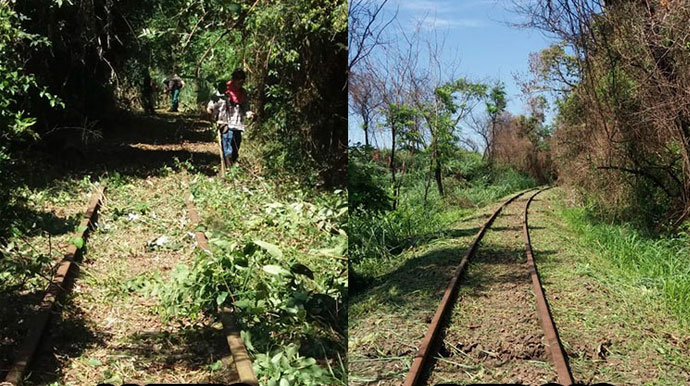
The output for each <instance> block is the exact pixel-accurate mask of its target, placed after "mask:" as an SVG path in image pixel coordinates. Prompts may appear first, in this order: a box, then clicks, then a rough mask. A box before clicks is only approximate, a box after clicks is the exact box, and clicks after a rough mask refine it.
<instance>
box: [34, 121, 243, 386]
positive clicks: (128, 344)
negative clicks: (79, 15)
mask: <svg viewBox="0 0 690 386" xmlns="http://www.w3.org/2000/svg"><path fill="white" fill-rule="evenodd" d="M130 124H131V125H127V126H125V125H123V126H122V127H121V128H120V129H118V130H111V131H108V132H107V133H108V134H107V136H106V137H105V138H104V139H103V141H102V142H100V143H98V144H97V145H94V146H93V147H91V148H89V149H88V151H87V152H86V153H85V157H87V158H89V159H91V160H92V161H93V162H84V163H82V164H73V165H67V166H65V165H61V166H62V167H63V168H64V169H63V170H62V171H63V173H66V174H67V175H72V176H73V175H74V174H77V175H79V174H94V173H103V172H106V173H108V174H109V175H110V177H109V178H108V182H109V184H108V192H107V194H106V196H107V199H106V203H105V205H104V206H103V208H102V209H101V211H100V215H99V219H98V228H97V229H96V230H95V231H94V232H93V233H92V235H91V237H90V238H89V240H88V242H87V249H86V253H85V255H84V261H83V263H82V264H81V267H80V273H79V276H78V278H77V279H76V281H75V284H74V287H73V289H72V292H71V294H70V295H69V296H68V297H67V299H66V300H65V302H64V308H63V310H62V311H61V313H60V314H56V315H55V316H54V318H53V320H52V321H51V324H50V326H49V333H48V334H47V336H46V337H44V342H43V344H42V345H41V348H40V349H39V352H38V353H37V355H36V356H35V358H34V366H32V368H31V369H30V371H31V375H30V377H29V379H28V382H27V384H29V385H31V384H34V385H45V384H58V385H61V384H69V385H84V386H86V385H89V386H92V385H94V384H97V383H100V382H109V383H116V384H117V383H122V382H127V383H129V382H133V383H138V384H146V383H199V382H225V383H227V382H229V381H230V380H232V379H234V378H235V375H234V374H232V373H230V370H227V369H225V366H219V363H218V361H219V360H220V359H221V357H223V356H224V355H227V350H228V349H227V346H226V343H225V340H224V335H223V334H222V330H221V326H220V324H218V323H215V324H214V323H211V321H210V320H208V319H207V318H204V317H199V318H198V319H196V320H169V321H165V320H163V319H162V317H161V314H160V313H159V312H158V311H159V310H157V309H156V305H157V302H156V299H155V297H152V296H151V291H152V290H153V287H152V283H155V282H156V280H157V279H159V278H161V277H165V276H167V275H168V273H169V272H170V271H171V270H172V268H173V267H174V266H176V265H177V264H180V263H183V262H187V263H188V262H189V261H190V260H191V258H192V256H193V250H194V240H193V238H192V237H191V235H190V230H191V227H190V225H189V219H188V216H187V211H186V205H185V203H184V197H185V194H186V192H187V186H186V185H185V182H184V181H185V180H186V177H185V176H186V175H187V174H188V173H189V172H188V171H187V170H186V168H187V167H193V168H194V172H197V171H201V172H205V173H207V174H213V166H214V164H215V163H217V160H218V155H217V149H216V144H215V142H214V139H215V138H214V136H213V133H212V132H211V133H209V132H208V130H207V125H205V124H204V123H203V122H200V121H195V120H193V119H189V118H185V117H173V116H159V117H155V118H146V119H133V120H132V121H131V122H130ZM70 166H72V168H71V169H70ZM55 178H59V177H58V170H55ZM72 178H74V177H72ZM84 205H85V204H84Z"/></svg>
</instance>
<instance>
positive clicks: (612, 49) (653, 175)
mask: <svg viewBox="0 0 690 386" xmlns="http://www.w3.org/2000/svg"><path fill="white" fill-rule="evenodd" d="M526 4H527V3H526ZM523 11H525V13H526V14H527V16H528V17H529V22H528V24H529V25H530V26H532V27H537V28H540V29H542V30H544V31H547V32H548V33H551V34H553V35H555V36H556V37H557V38H558V39H560V43H559V44H556V45H554V46H552V47H550V48H548V49H546V50H543V51H542V52H540V53H539V54H538V55H535V56H534V57H533V58H532V63H531V67H532V70H533V73H534V75H535V77H534V83H533V84H532V86H534V87H535V89H540V90H549V91H551V92H552V93H553V94H554V95H555V97H556V99H557V103H558V107H559V112H558V114H559V115H558V127H557V130H556V131H555V141H554V143H553V151H554V153H555V157H556V159H557V161H558V164H559V169H560V170H559V175H560V176H561V180H562V181H563V182H565V183H567V184H568V185H570V186H573V187H575V188H576V189H577V190H579V191H580V192H581V193H582V196H583V197H584V198H585V200H586V201H590V202H592V203H593V205H592V206H591V207H592V208H593V209H594V210H596V211H597V212H599V214H603V215H606V216H607V217H609V218H615V219H622V220H625V221H634V222H636V223H638V224H639V225H642V226H645V227H647V228H650V229H651V228H656V229H659V228H668V229H676V228H677V227H678V226H679V225H680V224H681V223H682V222H683V221H684V220H685V219H686V218H687V216H688V215H689V214H690V210H689V208H690V201H689V200H688V197H690V195H689V193H690V172H689V171H690V156H689V154H690V147H688V143H690V142H689V140H688V139H689V138H688V135H689V134H690V110H689V109H688V104H687V98H686V95H687V92H688V90H689V89H690V83H689V81H690V78H689V77H688V75H687V74H688V71H687V69H688V67H689V66H690V55H688V52H689V51H688V47H689V44H690V40H688V35H687V33H686V31H687V25H688V22H689V21H690V8H689V7H688V5H687V4H686V3H685V2H682V1H663V0H659V1H647V2H639V1H597V0H595V1H591V0H559V1H554V2H548V4H545V3H540V2H533V3H529V5H525V6H524V9H523Z"/></svg>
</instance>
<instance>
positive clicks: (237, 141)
mask: <svg viewBox="0 0 690 386" xmlns="http://www.w3.org/2000/svg"><path fill="white" fill-rule="evenodd" d="M246 77H247V76H246V74H245V72H244V71H243V70H241V69H237V70H235V71H233V73H232V79H231V80H230V81H229V82H228V83H227V85H226V91H225V95H224V96H218V95H216V96H215V98H218V99H217V101H215V102H214V100H213V98H212V100H211V101H209V103H208V106H207V107H206V111H207V112H208V113H209V114H211V115H212V118H213V120H214V122H215V123H216V124H217V125H218V130H219V131H220V133H221V139H220V145H221V151H222V154H223V162H224V164H225V166H226V167H230V166H232V165H233V164H234V163H235V162H237V159H238V157H239V152H240V145H241V143H242V132H243V131H244V130H245V128H246V124H245V122H246V120H247V119H252V118H253V117H254V113H253V112H252V111H251V110H249V102H248V100H247V92H246V90H245V89H244V87H243V86H244V81H245V79H246Z"/></svg>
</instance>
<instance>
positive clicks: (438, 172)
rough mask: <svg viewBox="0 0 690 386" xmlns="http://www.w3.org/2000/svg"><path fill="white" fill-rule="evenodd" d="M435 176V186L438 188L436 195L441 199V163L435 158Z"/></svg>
mask: <svg viewBox="0 0 690 386" xmlns="http://www.w3.org/2000/svg"><path fill="white" fill-rule="evenodd" d="M434 174H435V175H436V185H437V186H438V194H439V195H440V196H441V197H443V179H442V178H441V161H439V160H438V157H437V158H436V170H434Z"/></svg>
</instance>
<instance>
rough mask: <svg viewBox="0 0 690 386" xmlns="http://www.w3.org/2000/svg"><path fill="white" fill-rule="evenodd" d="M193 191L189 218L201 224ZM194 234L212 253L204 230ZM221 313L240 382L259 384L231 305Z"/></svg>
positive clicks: (189, 202)
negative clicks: (193, 198)
mask: <svg viewBox="0 0 690 386" xmlns="http://www.w3.org/2000/svg"><path fill="white" fill-rule="evenodd" d="M191 196H192V195H191V193H188V194H187V197H186V199H185V201H186V202H187V211H188V212H189V219H190V220H192V223H193V224H195V225H198V224H201V218H200V217H199V213H198V212H197V210H196V207H195V206H194V203H193V202H192V199H191ZM194 236H195V238H196V242H197V245H198V246H199V248H201V249H202V250H204V251H206V252H208V253H211V248H210V246H209V244H208V239H207V238H206V235H205V234H204V232H202V231H199V230H197V231H195V232H194ZM218 312H219V314H220V321H221V323H222V324H223V333H224V334H225V340H226V341H227V342H228V347H229V348H230V358H226V359H227V360H228V362H231V363H232V364H234V365H235V369H237V375H238V376H239V378H240V380H239V382H240V383H241V384H246V385H251V386H259V381H258V380H257V378H256V374H255V373H254V368H253V367H252V361H251V358H250V357H249V353H248V352H247V347H246V346H245V345H244V342H243V341H242V337H241V335H240V330H239V329H238V328H237V324H236V321H235V315H234V313H233V311H232V309H230V308H229V307H221V308H220V309H219V310H218Z"/></svg>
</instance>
